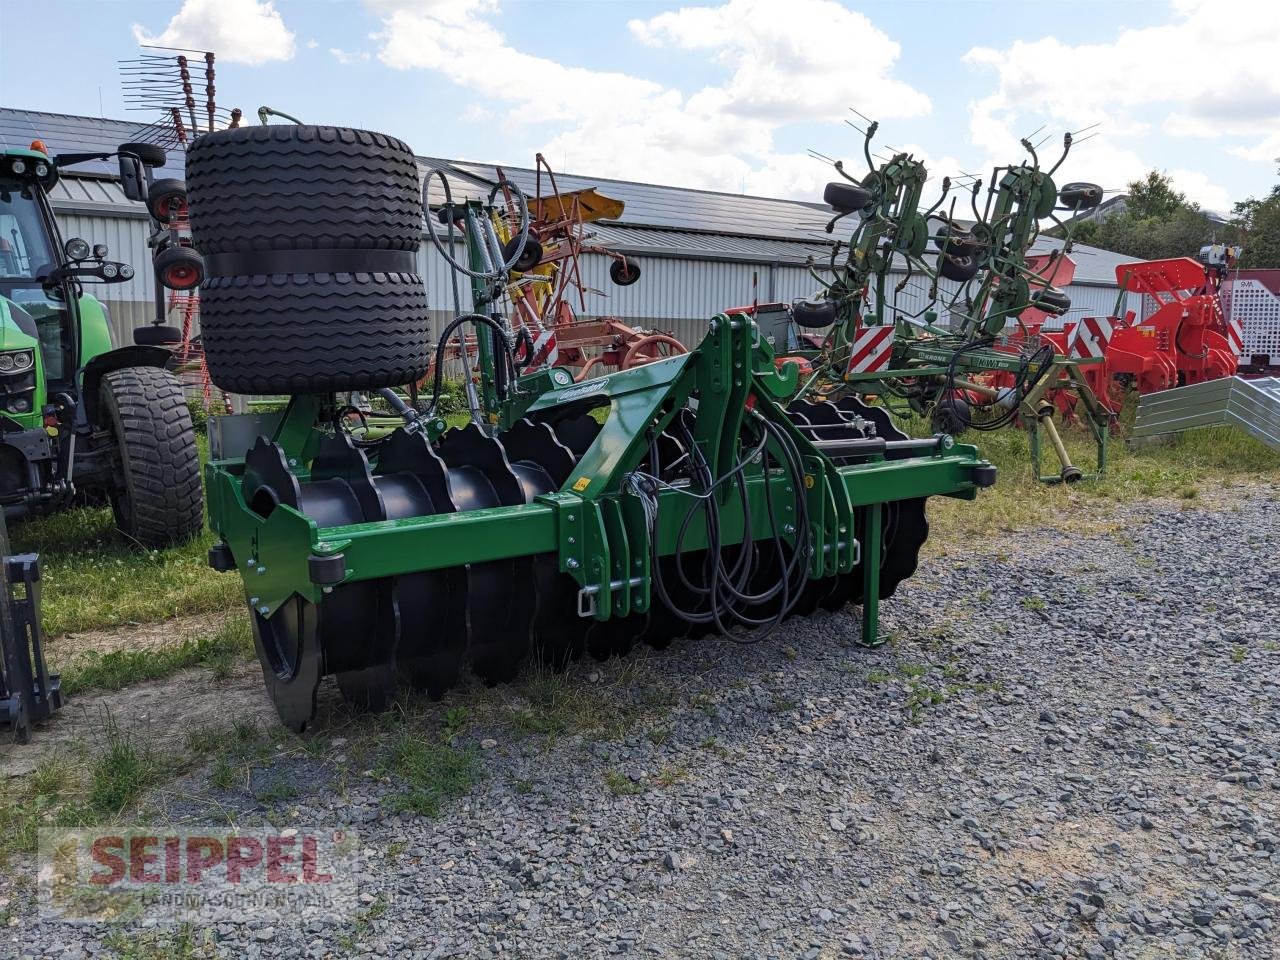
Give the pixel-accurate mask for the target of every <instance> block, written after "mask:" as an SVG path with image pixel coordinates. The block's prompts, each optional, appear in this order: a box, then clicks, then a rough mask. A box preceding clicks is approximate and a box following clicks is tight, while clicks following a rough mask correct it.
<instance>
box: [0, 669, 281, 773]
mask: <svg viewBox="0 0 1280 960" xmlns="http://www.w3.org/2000/svg"><path fill="white" fill-rule="evenodd" d="M240 721H244V722H248V723H255V724H259V725H266V724H268V723H275V722H276V713H275V709H274V708H273V707H272V705H271V701H270V700H269V699H268V698H267V695H266V692H265V691H264V689H263V686H262V671H261V669H260V668H259V667H258V665H257V664H256V663H245V664H237V665H236V667H235V669H234V670H233V671H232V673H231V676H229V677H228V678H227V679H225V680H222V681H215V680H214V679H213V677H212V675H211V674H210V673H209V671H208V670H206V669H203V668H197V669H194V670H184V671H182V672H180V673H177V674H174V675H173V676H171V677H167V678H165V679H163V680H155V681H150V682H147V683H139V684H135V685H133V686H130V687H125V688H124V689H122V690H103V691H93V692H90V693H85V694H83V695H81V696H77V697H74V698H72V699H71V700H70V701H69V702H68V703H67V704H66V705H65V706H64V707H63V708H62V710H61V711H59V712H58V713H57V714H55V715H54V716H53V718H52V719H51V720H50V721H49V722H48V723H45V724H43V725H42V726H41V727H40V728H39V729H38V730H37V731H36V734H35V737H34V738H33V741H32V742H31V743H29V744H14V743H4V744H0V777H4V776H23V775H25V774H28V773H30V772H31V771H32V770H34V769H35V768H36V767H37V766H38V765H39V763H40V762H41V761H42V760H44V759H45V758H46V757H49V756H52V755H54V754H56V753H59V752H77V751H79V750H81V749H88V750H89V751H94V750H97V749H98V748H99V747H100V746H101V745H102V744H103V742H104V740H105V732H106V730H107V729H108V726H109V725H110V724H111V723H114V724H115V727H116V729H117V730H119V731H120V732H121V733H122V734H125V735H127V736H129V737H130V738H132V739H133V740H134V742H135V743H138V744H143V745H145V746H146V747H147V748H148V749H151V750H156V751H159V752H171V751H177V750H180V749H181V748H182V747H183V745H184V744H185V742H186V739H187V737H188V736H189V735H190V734H191V733H192V732H194V731H197V730H201V729H204V728H207V727H226V726H229V725H230V724H231V723H233V722H240Z"/></svg>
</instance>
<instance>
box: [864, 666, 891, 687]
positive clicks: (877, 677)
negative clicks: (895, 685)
mask: <svg viewBox="0 0 1280 960" xmlns="http://www.w3.org/2000/svg"><path fill="white" fill-rule="evenodd" d="M892 679H893V674H891V673H890V672H889V671H888V670H880V669H875V670H868V671H867V683H869V684H871V685H872V686H873V687H878V686H880V684H882V683H888V682H889V681H890V680H892Z"/></svg>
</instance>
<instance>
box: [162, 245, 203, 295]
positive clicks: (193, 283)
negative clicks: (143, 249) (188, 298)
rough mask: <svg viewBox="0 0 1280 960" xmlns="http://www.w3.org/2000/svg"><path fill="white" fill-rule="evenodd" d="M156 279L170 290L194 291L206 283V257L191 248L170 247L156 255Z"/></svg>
mask: <svg viewBox="0 0 1280 960" xmlns="http://www.w3.org/2000/svg"><path fill="white" fill-rule="evenodd" d="M155 268H156V279H157V280H159V281H160V286H162V287H165V288H166V289H168V290H194V289H195V288H196V287H198V286H200V284H202V283H203V282H204V257H202V256H200V254H198V253H196V252H195V251H194V250H192V249H191V248H190V247H169V248H167V249H165V250H161V251H160V253H159V254H157V255H156V261H155Z"/></svg>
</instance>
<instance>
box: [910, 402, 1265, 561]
mask: <svg viewBox="0 0 1280 960" xmlns="http://www.w3.org/2000/svg"><path fill="white" fill-rule="evenodd" d="M1131 419H1132V417H1131V414H1129V415H1128V416H1126V417H1124V418H1122V422H1123V423H1127V422H1130V421H1131ZM903 426H904V429H906V431H907V432H908V433H909V434H911V436H928V435H929V434H930V432H931V431H930V429H929V426H928V424H927V423H925V422H924V421H923V420H918V419H911V420H907V421H904V423H903ZM1058 429H1059V432H1060V433H1061V434H1062V437H1063V441H1064V442H1065V444H1066V446H1067V449H1068V451H1069V452H1070V454H1071V457H1072V459H1073V461H1074V462H1075V463H1076V465H1077V466H1079V467H1080V468H1081V469H1082V470H1084V471H1085V472H1086V473H1091V472H1093V467H1094V459H1093V458H1094V447H1093V441H1092V439H1091V437H1090V436H1089V435H1088V434H1087V433H1086V431H1085V430H1084V429H1083V428H1081V427H1076V426H1070V425H1064V424H1061V423H1060V424H1058ZM1125 435H1126V429H1125V428H1123V427H1122V428H1121V429H1120V430H1119V431H1118V432H1116V433H1113V435H1112V437H1111V439H1110V442H1109V443H1108V445H1107V475H1106V476H1105V477H1103V478H1101V479H1091V480H1082V481H1080V482H1079V483H1073V484H1054V485H1048V484H1042V483H1040V482H1039V481H1038V480H1037V479H1036V478H1035V477H1034V476H1033V475H1032V470H1031V455H1030V448H1029V445H1028V440H1027V433H1026V431H1025V430H1020V429H1017V428H1009V429H1005V430H997V431H995V432H992V433H983V434H975V435H972V436H970V435H966V436H964V437H962V438H961V440H962V442H965V443H973V444H974V445H976V446H977V447H978V449H979V451H981V453H982V456H984V457H986V458H987V459H988V460H990V461H991V462H992V463H994V464H995V465H996V467H997V468H998V470H999V479H998V480H997V481H996V485H995V486H994V487H992V488H990V489H988V490H983V491H982V492H981V493H980V494H979V495H978V499H977V500H976V501H972V502H970V501H964V500H947V499H945V498H941V497H939V498H936V499H934V500H931V501H930V503H929V525H930V528H931V534H932V536H931V537H930V541H929V542H930V544H932V546H931V547H927V548H926V549H934V550H937V549H939V548H945V547H946V546H958V545H960V544H964V545H965V546H966V547H971V546H972V538H974V537H978V538H984V537H995V538H999V537H1001V536H1003V535H1005V534H1008V533H1011V532H1015V531H1022V530H1034V529H1044V528H1054V529H1064V530H1065V529H1071V530H1075V531H1078V532H1080V533H1085V534H1087V533H1106V532H1111V531H1113V530H1114V529H1116V528H1117V522H1116V521H1115V520H1113V519H1111V518H1109V517H1108V515H1107V511H1106V510H1105V509H1100V508H1104V507H1105V506H1106V504H1107V503H1108V502H1111V503H1116V502H1125V501H1132V500H1136V499H1143V498H1149V497H1160V496H1164V497H1180V498H1182V499H1185V500H1191V499H1196V498H1198V497H1199V493H1198V491H1199V490H1201V489H1212V488H1213V487H1215V486H1217V485H1219V484H1221V483H1222V482H1223V481H1250V480H1258V479H1272V480H1274V479H1275V478H1276V477H1277V476H1280V454H1278V453H1276V452H1275V451H1274V450H1271V449H1270V448H1269V447H1267V446H1266V445H1265V444H1263V443H1260V442H1259V441H1257V440H1255V439H1254V438H1253V437H1251V436H1249V435H1248V434H1246V433H1244V431H1241V430H1235V429H1232V428H1229V427H1207V428H1203V429H1199V430H1189V431H1187V432H1186V433H1182V434H1177V435H1175V436H1174V437H1172V438H1171V439H1169V440H1167V441H1162V442H1158V443H1144V444H1142V445H1140V446H1138V447H1137V448H1135V449H1130V448H1129V446H1128V444H1127V443H1126V442H1125V439H1124V438H1125ZM1053 462H1054V457H1053V454H1052V451H1051V450H1049V449H1048V446H1047V444H1046V445H1045V457H1044V461H1043V463H1042V467H1043V468H1044V469H1045V470H1046V472H1048V471H1050V470H1052V464H1053ZM1192 491H1196V492H1194V493H1193V492H1192Z"/></svg>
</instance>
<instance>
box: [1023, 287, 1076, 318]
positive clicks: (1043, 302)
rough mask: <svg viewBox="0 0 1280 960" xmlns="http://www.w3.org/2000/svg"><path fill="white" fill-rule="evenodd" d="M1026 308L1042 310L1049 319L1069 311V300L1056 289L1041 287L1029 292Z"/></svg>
mask: <svg viewBox="0 0 1280 960" xmlns="http://www.w3.org/2000/svg"><path fill="white" fill-rule="evenodd" d="M1027 306H1029V307H1034V308H1035V309H1037V310H1043V311H1044V312H1045V313H1047V314H1049V316H1051V317H1060V316H1062V315H1063V314H1064V313H1066V312H1067V311H1068V310H1070V309H1071V298H1070V297H1068V296H1067V295H1066V294H1065V293H1063V292H1062V291H1061V290H1059V289H1058V288H1057V287H1041V288H1040V289H1038V290H1032V291H1031V300H1030V302H1029V303H1028V304H1027Z"/></svg>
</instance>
